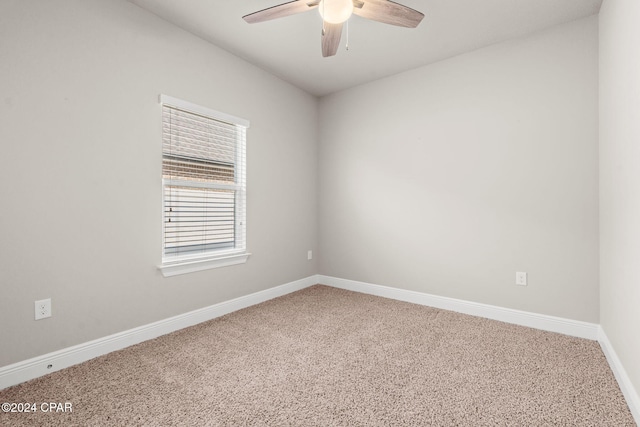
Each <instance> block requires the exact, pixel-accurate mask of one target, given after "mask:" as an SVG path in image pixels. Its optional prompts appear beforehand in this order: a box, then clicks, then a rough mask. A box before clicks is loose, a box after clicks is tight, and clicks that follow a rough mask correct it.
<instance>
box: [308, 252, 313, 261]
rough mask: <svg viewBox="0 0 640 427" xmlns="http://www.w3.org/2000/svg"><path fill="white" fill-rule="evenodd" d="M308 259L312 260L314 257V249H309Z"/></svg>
mask: <svg viewBox="0 0 640 427" xmlns="http://www.w3.org/2000/svg"><path fill="white" fill-rule="evenodd" d="M307 259H308V260H309V261H311V260H312V259H313V251H307Z"/></svg>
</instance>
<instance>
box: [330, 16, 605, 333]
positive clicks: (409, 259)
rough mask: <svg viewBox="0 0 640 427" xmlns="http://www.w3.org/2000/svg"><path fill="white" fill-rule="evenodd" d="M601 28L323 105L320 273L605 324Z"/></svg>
mask: <svg viewBox="0 0 640 427" xmlns="http://www.w3.org/2000/svg"><path fill="white" fill-rule="evenodd" d="M597 25H598V20H597V17H589V18H586V19H582V20H579V21H575V22H573V23H569V24H566V25H562V26H559V27H554V28H552V29H549V30H547V31H544V32H541V33H537V34H535V35H533V36H530V37H527V38H523V39H517V40H513V41H509V42H506V43H501V44H498V45H493V46H490V47H487V48H484V49H481V50H477V51H474V52H471V53H468V54H465V55H461V56H458V57H455V58H452V59H449V60H446V61H442V62H439V63H437V64H434V65H430V66H427V67H423V68H419V69H416V70H413V71H409V72H406V73H403V74H399V75H396V76H393V77H390V78H386V79H384V80H379V81H377V82H373V83H370V84H366V85H362V86H359V87H356V88H353V89H350V90H346V91H343V92H339V93H337V94H334V95H331V96H328V97H325V98H323V99H322V100H321V102H320V145H319V177H320V178H319V179H320V181H319V184H320V192H319V197H320V198H319V212H320V214H319V222H320V233H319V241H320V255H321V259H320V266H319V267H320V272H321V273H322V274H326V275H330V276H337V277H341V278H346V279H352V280H359V281H364V282H370V283H375V284H380V285H387V286H393V287H397V288H402V289H409V290H414V291H420V292H427V293H431V294H436V295H442V296H447V297H454V298H461V299H464V300H470V301H476V302H481V303H487V304H493V305H498V306H502V307H509V308H514V309H520V310H527V311H532V312H536V313H543V314H548V315H555V316H561V317H566V318H570V319H576V320H582V321H589V322H596V323H597V322H598V321H599V313H598V274H599V272H598V27H597ZM516 271H525V272H527V273H528V274H529V286H527V287H518V286H515V284H514V283H515V272H516Z"/></svg>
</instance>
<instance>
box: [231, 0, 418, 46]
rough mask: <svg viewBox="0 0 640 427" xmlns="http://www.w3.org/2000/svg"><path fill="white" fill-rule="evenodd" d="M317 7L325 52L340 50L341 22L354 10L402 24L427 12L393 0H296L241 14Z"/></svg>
mask: <svg viewBox="0 0 640 427" xmlns="http://www.w3.org/2000/svg"><path fill="white" fill-rule="evenodd" d="M313 9H318V11H319V12H320V16H322V20H323V23H322V56H324V57H327V56H333V55H335V54H336V52H337V51H338V46H339V45H340V37H341V36H342V25H343V24H344V23H345V22H346V21H347V20H348V19H349V17H350V16H351V14H352V13H353V14H355V15H358V16H361V17H363V18H367V19H371V20H373V21H378V22H382V23H385V24H391V25H396V26H399V27H406V28H415V27H417V26H418V24H419V23H420V21H422V18H424V14H422V13H420V12H418V11H417V10H413V9H411V8H409V7H407V6H403V5H401V4H399V3H395V2H392V1H391V0H295V1H290V2H288V3H283V4H279V5H277V6H273V7H270V8H267V9H263V10H259V11H257V12H254V13H250V14H248V15H245V16H243V17H242V19H244V20H245V21H247V22H248V23H249V24H254V23H256V22H264V21H270V20H272V19H276V18H283V17H285V16H289V15H295V14H297V13H302V12H307V11H310V10H313Z"/></svg>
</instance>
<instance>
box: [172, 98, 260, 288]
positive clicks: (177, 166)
mask: <svg viewBox="0 0 640 427" xmlns="http://www.w3.org/2000/svg"><path fill="white" fill-rule="evenodd" d="M160 102H161V104H162V188H163V197H162V199H163V203H162V204H163V214H162V217H163V218H162V219H163V221H162V265H161V266H160V269H161V270H162V273H163V275H165V276H172V275H175V274H182V273H188V272H191V271H198V270H204V269H208V268H215V267H223V266H227V265H233V264H239V263H243V262H246V260H247V257H248V256H249V254H248V253H247V252H246V236H245V235H246V209H245V204H246V194H245V193H246V185H245V146H246V129H247V128H248V127H249V122H248V121H246V120H244V119H240V118H237V117H233V116H229V115H227V114H224V113H219V112H217V111H213V110H209V109H208V108H204V107H200V106H197V105H193V104H191V103H189V102H186V101H182V100H179V99H175V98H171V97H169V96H166V95H161V96H160Z"/></svg>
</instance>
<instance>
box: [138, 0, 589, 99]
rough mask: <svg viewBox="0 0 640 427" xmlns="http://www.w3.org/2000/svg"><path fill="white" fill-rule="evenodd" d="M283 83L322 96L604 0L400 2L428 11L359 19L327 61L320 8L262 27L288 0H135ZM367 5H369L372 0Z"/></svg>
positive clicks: (584, 12)
mask: <svg viewBox="0 0 640 427" xmlns="http://www.w3.org/2000/svg"><path fill="white" fill-rule="evenodd" d="M130 1H132V2H133V3H135V4H137V5H138V6H140V7H142V8H144V9H146V10H148V11H150V12H152V13H154V14H156V15H158V16H160V17H161V18H163V19H165V20H167V21H169V22H171V23H173V24H175V25H177V26H179V27H181V28H183V29H185V30H187V31H189V32H191V33H193V34H195V35H197V36H199V37H201V38H203V39H205V40H208V41H210V42H211V43H213V44H215V45H216V46H219V47H221V48H223V49H225V50H227V51H229V52H231V53H233V54H235V55H237V56H239V57H241V58H244V59H246V60H247V61H249V62H251V63H253V64H255V65H257V66H259V67H261V68H263V69H265V70H267V71H269V72H271V73H273V74H275V75H277V76H279V77H281V78H282V79H284V80H286V81H288V82H290V83H292V84H294V85H296V86H298V87H300V88H302V89H304V90H305V91H307V92H309V93H311V94H313V95H317V96H322V95H326V94H329V93H332V92H337V91H339V90H342V89H346V88H348V87H352V86H356V85H358V84H362V83H366V82H369V81H372V80H376V79H379V78H381V77H385V76H389V75H392V74H396V73H399V72H402V71H405V70H409V69H412V68H416V67H419V66H422V65H426V64H430V63H433V62H436V61H440V60H442V59H445V58H450V57H452V56H455V55H458V54H461V53H464V52H468V51H471V50H474V49H478V48H480V47H483V46H487V45H490V44H493V43H497V42H500V41H503V40H507V39H511V38H514V37H519V36H523V35H526V34H529V33H532V32H535V31H538V30H541V29H543V28H547V27H550V26H553V25H557V24H561V23H565V22H569V21H572V20H575V19H578V18H582V17H585V16H589V15H593V14H596V13H598V11H599V10H600V4H601V3H602V0H397V2H398V3H401V4H404V5H405V6H409V7H411V8H413V9H416V10H419V11H420V12H422V13H424V14H425V18H424V20H423V21H422V23H421V24H420V25H419V26H418V28H415V29H407V28H401V27H394V26H391V25H386V24H381V23H378V22H373V21H369V20H366V19H363V18H360V17H358V16H355V15H354V16H352V18H351V19H350V20H349V50H348V51H347V50H345V47H344V44H345V41H346V29H345V31H343V35H342V43H341V44H342V45H341V47H340V49H339V50H338V53H337V55H336V56H333V57H329V58H323V57H322V54H321V50H320V32H321V28H322V20H321V18H320V16H319V14H318V13H317V11H316V10H311V11H309V12H306V13H303V14H299V15H293V16H289V17H286V18H280V19H276V20H273V21H268V22H262V23H258V24H247V23H246V22H245V21H244V20H242V16H244V15H246V14H249V13H252V12H255V11H257V10H261V9H265V8H268V7H271V6H275V5H277V4H280V3H285V2H286V1H287V0H242V1H240V0H180V1H176V0H130ZM365 2H366V0H365Z"/></svg>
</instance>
